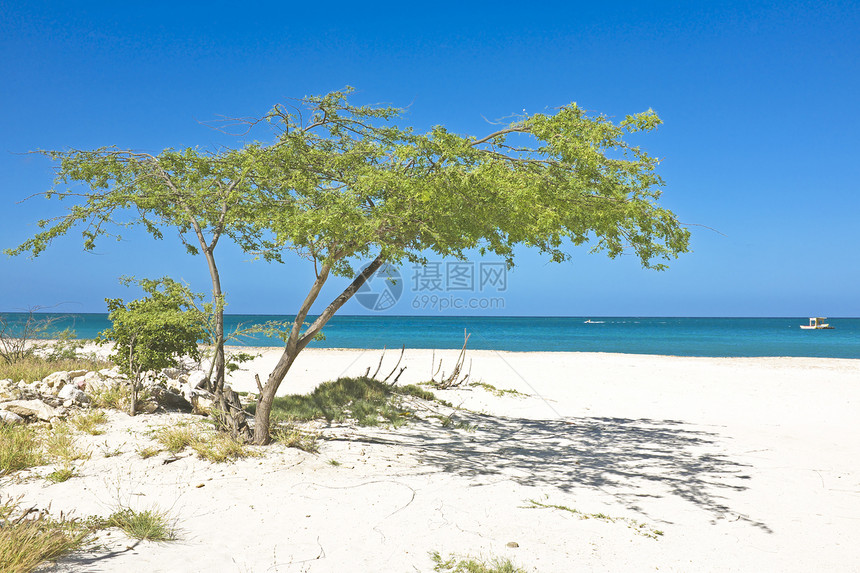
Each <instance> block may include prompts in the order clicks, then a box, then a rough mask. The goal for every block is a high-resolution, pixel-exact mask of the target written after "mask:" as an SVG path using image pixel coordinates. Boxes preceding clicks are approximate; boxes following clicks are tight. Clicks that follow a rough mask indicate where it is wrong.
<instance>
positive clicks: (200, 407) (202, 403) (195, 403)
mask: <svg viewBox="0 0 860 573" xmlns="http://www.w3.org/2000/svg"><path fill="white" fill-rule="evenodd" d="M188 401H189V402H191V407H192V408H193V409H194V413H195V414H203V415H208V414H209V412H210V411H211V410H212V406H213V405H214V404H215V396H214V395H213V394H212V393H211V392H207V391H206V390H192V391H191V397H190V399H189V400H188Z"/></svg>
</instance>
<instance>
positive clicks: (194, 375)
mask: <svg viewBox="0 0 860 573" xmlns="http://www.w3.org/2000/svg"><path fill="white" fill-rule="evenodd" d="M208 382H209V377H208V376H207V375H206V373H205V372H203V371H202V370H195V371H194V372H190V373H189V374H188V384H189V385H190V386H191V387H192V388H202V387H203V386H205V385H206V384H207V383H208Z"/></svg>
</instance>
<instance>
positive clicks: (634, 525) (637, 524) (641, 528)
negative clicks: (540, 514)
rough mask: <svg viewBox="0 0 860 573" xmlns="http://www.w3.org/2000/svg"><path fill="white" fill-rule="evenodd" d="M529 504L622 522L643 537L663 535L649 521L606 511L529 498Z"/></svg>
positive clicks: (531, 506)
mask: <svg viewBox="0 0 860 573" xmlns="http://www.w3.org/2000/svg"><path fill="white" fill-rule="evenodd" d="M528 502H529V504H531V505H527V506H525V507H526V508H527V509H532V508H543V509H558V510H561V511H566V512H568V513H570V514H573V515H575V516H576V517H578V518H579V519H599V520H601V521H606V522H609V523H615V522H621V523H623V524H624V525H626V526H627V527H629V528H630V529H632V530H633V531H634V532H635V533H636V534H637V535H641V536H643V537H648V538H650V539H658V538H660V537H661V536H662V535H663V532H662V531H660V530H659V529H654V528H653V527H651V526H649V525H648V524H647V523H642V522H641V521H636V520H635V519H631V518H629V517H612V516H609V515H606V514H605V513H584V512H582V511H579V510H578V509H576V508H573V507H568V506H566V505H558V504H553V503H542V502H539V501H536V500H534V499H529V500H528Z"/></svg>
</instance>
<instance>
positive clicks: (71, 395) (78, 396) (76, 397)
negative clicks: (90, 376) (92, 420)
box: [57, 384, 90, 404]
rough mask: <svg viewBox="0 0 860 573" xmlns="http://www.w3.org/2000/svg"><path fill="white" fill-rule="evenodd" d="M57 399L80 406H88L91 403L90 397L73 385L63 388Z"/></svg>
mask: <svg viewBox="0 0 860 573" xmlns="http://www.w3.org/2000/svg"><path fill="white" fill-rule="evenodd" d="M57 398H59V399H60V400H73V401H75V402H77V403H79V404H86V403H87V402H89V401H90V397H89V396H87V395H86V393H84V392H82V391H80V390H78V389H77V388H75V387H74V385H72V384H66V385H65V386H63V389H62V390H60V393H59V394H57Z"/></svg>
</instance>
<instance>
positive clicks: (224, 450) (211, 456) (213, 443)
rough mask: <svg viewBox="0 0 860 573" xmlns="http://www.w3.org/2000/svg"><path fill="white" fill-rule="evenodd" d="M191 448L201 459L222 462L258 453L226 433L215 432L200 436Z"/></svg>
mask: <svg viewBox="0 0 860 573" xmlns="http://www.w3.org/2000/svg"><path fill="white" fill-rule="evenodd" d="M191 448H192V449H193V450H194V451H195V452H197V455H198V456H200V457H201V458H202V459H204V460H207V461H210V462H215V463H223V462H229V461H234V460H237V459H240V458H247V457H254V456H258V455H260V454H259V453H258V452H257V451H255V450H252V449H250V448H249V447H248V446H247V445H245V444H243V443H242V442H239V441H237V440H235V439H233V438H232V437H230V435H228V434H224V433H221V432H217V433H215V434H210V435H208V436H201V437H200V438H198V439H197V440H196V441H195V442H194V443H192V444H191Z"/></svg>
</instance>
